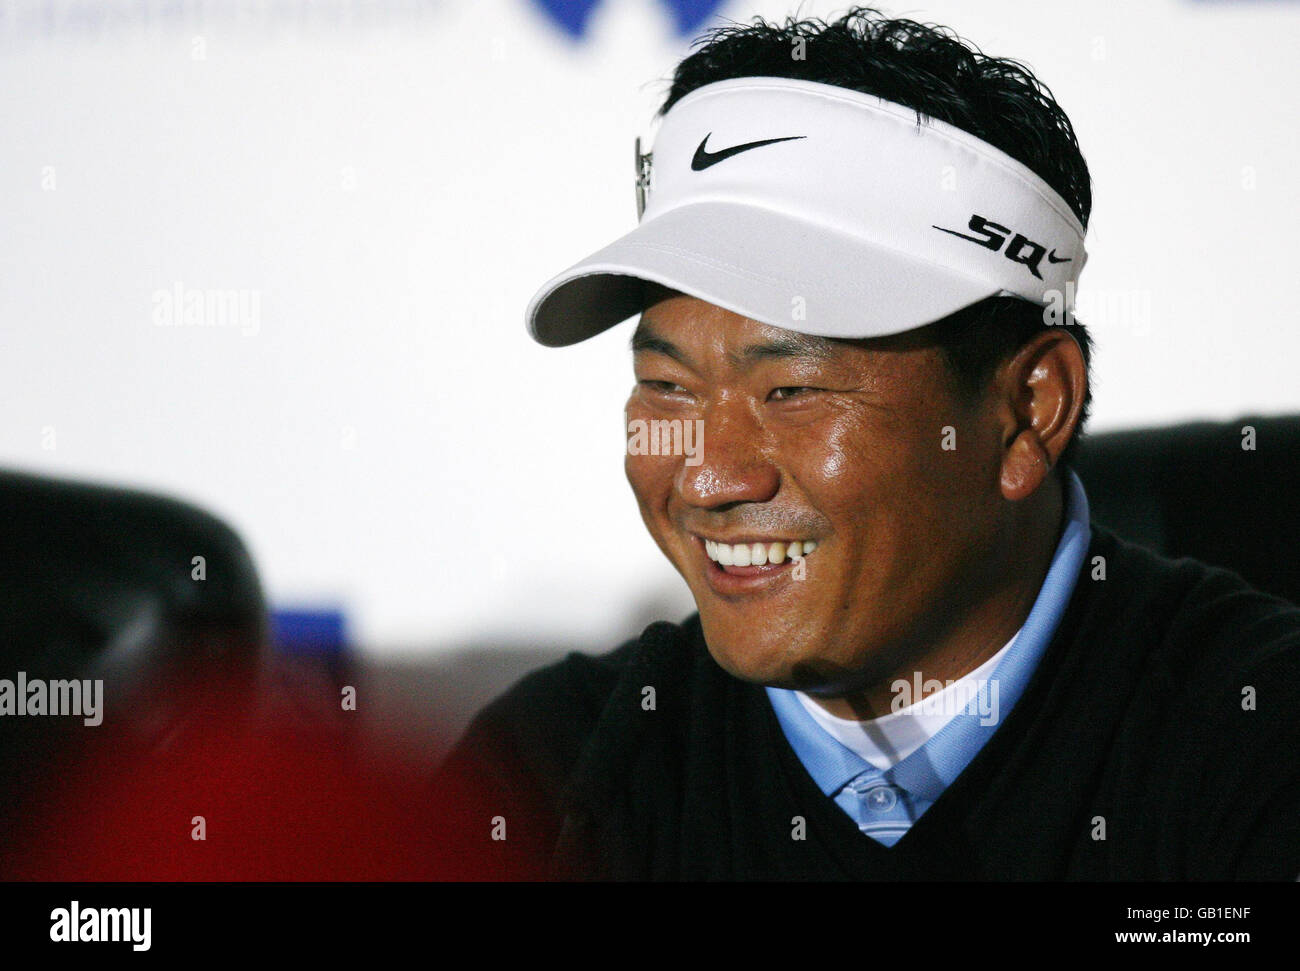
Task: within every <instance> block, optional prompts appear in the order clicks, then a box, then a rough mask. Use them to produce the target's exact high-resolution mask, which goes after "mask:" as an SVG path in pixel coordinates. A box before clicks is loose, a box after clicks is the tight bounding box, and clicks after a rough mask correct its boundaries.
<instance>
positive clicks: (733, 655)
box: [705, 629, 815, 689]
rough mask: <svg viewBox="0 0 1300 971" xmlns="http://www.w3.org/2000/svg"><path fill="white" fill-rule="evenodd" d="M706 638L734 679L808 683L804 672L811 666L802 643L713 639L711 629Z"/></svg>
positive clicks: (788, 684) (773, 683)
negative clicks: (803, 676) (805, 680)
mask: <svg viewBox="0 0 1300 971" xmlns="http://www.w3.org/2000/svg"><path fill="white" fill-rule="evenodd" d="M705 640H706V641H707V643H708V646H709V654H711V655H712V656H713V660H715V661H716V662H717V663H718V666H719V667H721V668H722V669H723V670H724V671H726V672H727V673H728V674H730V675H731V676H732V677H734V678H739V679H740V680H741V681H748V682H750V683H752V684H764V685H771V686H772V687H774V688H799V689H802V688H804V687H805V686H806V684H805V683H804V679H803V678H801V676H800V675H801V672H804V674H805V676H806V674H807V673H808V672H809V671H810V666H809V661H808V660H807V659H806V658H805V656H804V654H803V651H802V649H801V645H795V644H791V643H790V642H789V641H780V640H776V639H774V638H761V637H754V638H745V637H735V636H727V637H723V638H710V637H709V636H708V631H707V629H706V631H705ZM814 663H815V662H814Z"/></svg>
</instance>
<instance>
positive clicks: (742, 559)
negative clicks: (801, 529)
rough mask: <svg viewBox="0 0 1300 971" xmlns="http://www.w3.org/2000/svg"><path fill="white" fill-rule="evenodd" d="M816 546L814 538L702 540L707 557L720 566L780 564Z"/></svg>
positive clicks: (803, 554)
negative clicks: (764, 540)
mask: <svg viewBox="0 0 1300 971" xmlns="http://www.w3.org/2000/svg"><path fill="white" fill-rule="evenodd" d="M816 548H817V542H816V541H815V540H811V539H810V540H804V541H803V542H800V541H798V540H795V542H793V543H784V542H780V541H778V542H775V543H736V544H734V545H732V544H730V543H719V542H717V541H715V540H711V539H706V540H705V541H704V551H705V553H707V554H708V557H709V559H711V560H714V561H715V562H717V563H720V564H721V565H722V566H765V565H767V564H769V563H771V564H780V563H784V562H785V561H786V560H787V559H789V560H794V559H796V558H798V557H800V556H807V555H808V554H809V553H811V552H812V551H813V550H815V549H816Z"/></svg>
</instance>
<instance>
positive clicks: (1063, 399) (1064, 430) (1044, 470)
mask: <svg viewBox="0 0 1300 971" xmlns="http://www.w3.org/2000/svg"><path fill="white" fill-rule="evenodd" d="M1087 391H1088V367H1087V364H1086V363H1085V362H1084V359H1083V351H1082V350H1081V349H1080V347H1079V344H1078V342H1077V341H1076V340H1075V339H1074V335H1072V334H1071V333H1070V332H1069V331H1068V330H1066V329H1065V328H1063V327H1053V328H1049V329H1047V330H1043V331H1040V332H1038V333H1037V334H1035V335H1034V336H1033V337H1031V338H1030V339H1029V340H1028V341H1026V342H1025V344H1024V345H1023V346H1022V347H1021V348H1020V350H1018V351H1017V352H1016V353H1015V355H1014V356H1013V357H1012V358H1011V360H1009V361H1007V362H1006V363H1005V364H1003V365H1002V367H1001V368H1000V369H999V370H998V376H997V388H996V393H997V394H998V400H999V402H1000V404H999V411H1000V414H1001V417H1002V442H1003V448H1002V477H1001V486H1002V495H1003V496H1004V497H1005V498H1007V499H1009V500H1011V501H1013V502H1014V501H1018V500H1021V499H1025V498H1027V497H1029V496H1031V495H1033V494H1034V492H1035V491H1037V489H1038V487H1039V486H1040V485H1042V483H1043V480H1044V479H1046V478H1047V476H1048V474H1049V473H1050V472H1051V469H1052V467H1053V466H1055V465H1056V463H1057V461H1058V460H1059V459H1060V457H1061V453H1062V452H1064V451H1065V447H1066V446H1067V445H1068V444H1070V439H1071V438H1073V437H1074V430H1075V428H1076V427H1078V424H1079V416H1080V415H1081V414H1082V413H1083V402H1084V398H1085V397H1086V396H1087Z"/></svg>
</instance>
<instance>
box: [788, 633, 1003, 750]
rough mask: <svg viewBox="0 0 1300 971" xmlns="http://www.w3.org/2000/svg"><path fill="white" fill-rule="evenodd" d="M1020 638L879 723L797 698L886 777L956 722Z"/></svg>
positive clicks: (807, 709)
mask: <svg viewBox="0 0 1300 971" xmlns="http://www.w3.org/2000/svg"><path fill="white" fill-rule="evenodd" d="M1019 636H1020V631H1016V633H1015V634H1014V635H1012V637H1011V640H1009V641H1007V642H1006V644H1004V645H1003V647H1002V650H1000V651H998V652H997V653H996V654H994V655H993V656H992V657H991V658H989V659H988V660H987V661H985V662H984V663H983V664H981V665H980V666H979V667H977V668H976V669H975V670H974V671H971V672H970V673H969V674H967V675H965V676H964V677H962V678H959V679H958V680H956V681H954V682H953V683H952V684H950V685H948V686H947V687H946V688H944V689H942V690H941V691H937V692H935V693H934V694H932V695H929V696H928V697H926V698H924V699H922V700H920V701H916V702H913V703H912V704H910V705H908V706H907V707H906V708H901V709H899V710H898V711H891V712H890V713H889V714H887V715H881V716H880V717H879V718H869V719H867V720H865V721H857V720H855V719H851V718H839V717H837V716H835V715H832V714H831V713H830V712H829V711H827V710H826V709H825V708H823V707H822V706H821V705H819V704H817V702H816V701H814V700H813V699H812V698H811V697H809V696H808V695H806V694H804V693H803V692H802V691H796V692H795V696H796V697H797V698H798V699H799V702H800V703H801V704H802V705H803V706H804V709H805V710H806V711H807V712H808V714H809V715H811V716H812V718H813V720H814V721H815V722H817V724H818V725H820V726H821V727H822V728H823V729H825V730H826V731H827V732H829V733H830V734H831V736H832V737H833V738H835V739H836V740H837V741H839V742H840V744H842V745H843V746H844V747H845V748H847V749H849V750H850V751H853V752H856V753H857V754H858V755H860V756H862V758H864V759H866V760H867V762H869V763H870V764H871V765H873V766H875V767H876V768H877V769H880V770H881V771H882V772H883V771H884V770H885V769H888V768H891V767H892V766H894V765H896V764H897V763H899V762H901V761H903V759H905V758H907V757H908V756H909V755H911V754H912V753H913V752H915V751H916V750H917V749H919V748H920V747H921V746H922V745H924V744H925V743H926V742H928V741H929V740H930V739H931V738H932V737H934V735H936V734H937V733H938V732H939V730H940V729H941V728H943V726H944V725H946V724H948V722H950V721H952V720H953V718H955V717H956V716H957V715H958V713H959V712H960V710H961V708H962V707H964V704H963V703H962V701H961V699H965V700H969V699H970V698H972V697H974V696H975V693H976V692H977V690H978V688H979V682H980V681H985V680H987V679H988V677H989V675H990V674H992V673H993V669H994V668H996V667H997V666H998V662H999V661H1001V660H1002V657H1003V655H1004V654H1006V653H1007V651H1008V650H1009V649H1010V647H1011V645H1012V644H1014V643H1015V642H1016V638H1017V637H1019Z"/></svg>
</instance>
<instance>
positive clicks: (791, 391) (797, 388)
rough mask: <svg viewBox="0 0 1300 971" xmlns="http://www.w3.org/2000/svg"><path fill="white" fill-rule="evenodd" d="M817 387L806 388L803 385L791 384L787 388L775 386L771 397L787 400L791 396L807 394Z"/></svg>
mask: <svg viewBox="0 0 1300 971" xmlns="http://www.w3.org/2000/svg"><path fill="white" fill-rule="evenodd" d="M816 390H817V389H816V388H806V387H804V386H802V385H791V386H789V387H785V388H774V389H773V390H772V394H771V397H772V398H774V399H775V400H777V401H786V400H788V399H790V398H797V397H800V396H801V395H805V394H807V393H808V392H809V391H816Z"/></svg>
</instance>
